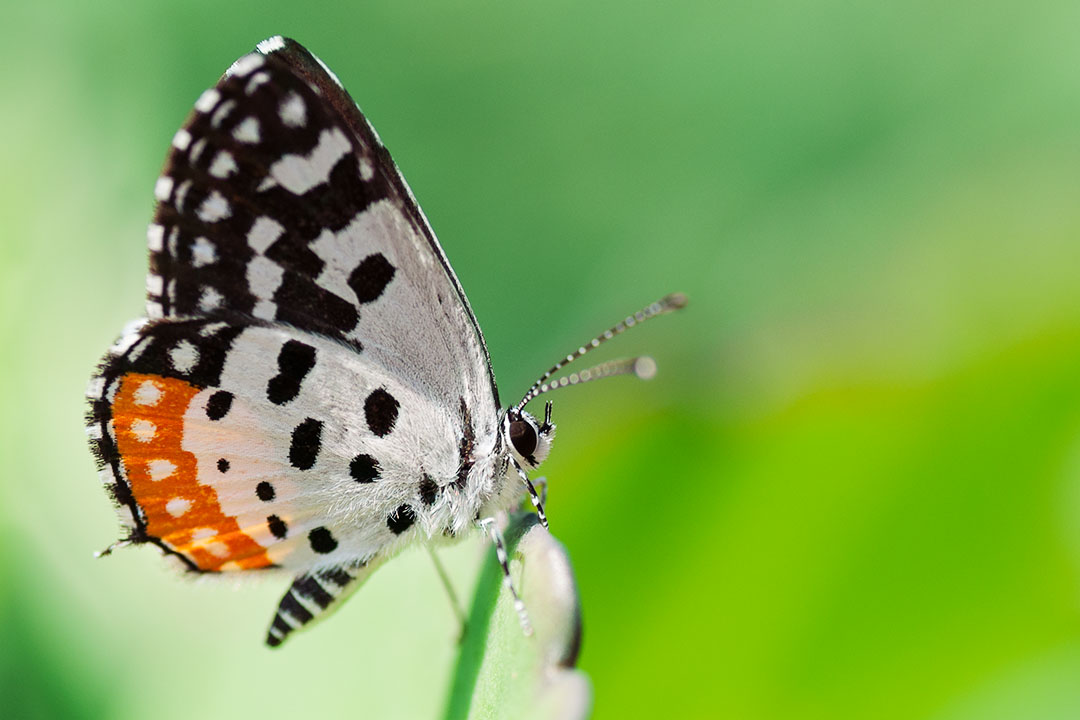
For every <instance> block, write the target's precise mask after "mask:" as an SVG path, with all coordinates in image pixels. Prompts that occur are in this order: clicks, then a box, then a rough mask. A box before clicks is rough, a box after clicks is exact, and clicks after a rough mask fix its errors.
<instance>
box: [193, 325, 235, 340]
mask: <svg viewBox="0 0 1080 720" xmlns="http://www.w3.org/2000/svg"><path fill="white" fill-rule="evenodd" d="M227 327H229V326H228V324H227V323H223V322H218V323H210V324H209V325H203V327H202V329H201V330H199V335H201V336H203V337H211V336H213V335H215V334H216V333H218V332H220V331H221V330H224V329H225V328H227Z"/></svg>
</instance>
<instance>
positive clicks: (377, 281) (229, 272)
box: [147, 38, 497, 432]
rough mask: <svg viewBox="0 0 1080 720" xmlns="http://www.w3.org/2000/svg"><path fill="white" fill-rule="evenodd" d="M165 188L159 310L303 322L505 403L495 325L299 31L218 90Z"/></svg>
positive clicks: (446, 387) (199, 111)
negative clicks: (492, 343) (484, 326)
mask: <svg viewBox="0 0 1080 720" xmlns="http://www.w3.org/2000/svg"><path fill="white" fill-rule="evenodd" d="M155 194H156V196H157V199H158V200H159V203H160V204H159V206H158V211H157V213H156V215H155V217H154V222H153V224H152V225H151V227H150V232H149V237H150V249H151V260H150V268H151V273H150V276H149V279H148V282H147V286H148V292H149V297H148V305H147V313H148V315H149V317H151V318H154V317H157V316H164V317H186V316H190V315H204V314H208V313H213V312H219V311H228V312H234V313H240V314H244V315H250V316H252V317H255V318H258V319H261V320H267V321H273V322H282V323H287V324H289V325H292V326H294V327H297V328H300V329H303V330H309V331H312V332H316V333H320V334H324V335H328V336H330V337H334V338H337V339H340V340H343V341H345V342H346V343H350V344H354V345H358V346H359V347H363V348H364V349H365V350H366V351H368V352H369V353H370V354H371V355H372V357H373V358H374V359H375V360H376V361H377V362H378V363H379V364H380V365H382V366H383V367H385V368H386V369H388V370H390V371H392V372H396V373H399V374H400V376H401V377H403V378H407V379H408V380H409V381H410V382H413V381H415V383H416V384H417V386H419V387H423V388H426V389H427V390H428V392H430V394H431V395H432V396H433V397H437V398H441V399H443V400H445V401H446V402H447V403H449V404H450V405H453V406H455V407H456V405H457V399H458V397H465V398H466V399H467V400H472V401H474V402H475V403H476V404H481V405H491V404H495V403H496V402H497V398H496V396H495V385H494V378H493V376H492V373H491V366H490V360H489V358H488V355H487V349H486V347H485V345H484V340H483V335H482V334H481V332H480V328H479V326H478V325H477V322H476V319H475V317H474V316H473V314H472V310H471V309H470V307H469V303H468V300H467V299H466V297H465V293H464V291H463V290H462V289H461V285H460V284H459V283H458V281H457V277H456V276H455V274H454V271H453V269H451V267H450V264H449V263H448V262H447V260H446V256H445V254H444V253H443V251H442V248H441V247H440V246H439V243H438V241H437V240H436V239H435V235H434V233H433V232H432V231H431V228H430V226H429V225H428V222H427V220H426V219H425V217H424V215H423V212H422V211H421V210H420V208H419V206H418V205H417V204H416V202H415V200H414V199H413V196H412V192H411V191H410V190H409V188H408V185H407V184H406V183H405V180H404V178H403V177H402V176H401V173H400V172H399V171H398V169H397V167H396V166H395V164H394V162H393V160H392V159H391V158H390V154H389V152H387V150H386V148H384V147H383V146H382V143H381V142H380V140H379V137H378V135H377V134H376V132H375V131H374V129H373V128H372V127H371V125H370V124H369V123H368V122H367V120H366V119H365V118H364V116H363V115H362V114H361V113H360V110H359V108H358V107H357V105H356V103H355V102H353V100H352V98H351V97H349V95H348V93H347V92H346V91H345V89H344V88H343V87H342V86H341V85H340V83H339V82H338V80H337V78H336V76H334V75H333V74H332V73H330V71H329V70H327V68H326V67H325V66H324V65H323V64H322V62H321V61H319V60H318V59H317V58H316V57H315V56H313V55H312V54H311V53H309V52H308V51H307V50H305V49H304V48H303V47H302V46H300V45H299V44H298V43H296V42H294V41H292V40H287V39H283V38H272V39H270V40H267V41H265V42H263V43H260V45H259V51H258V52H256V53H253V54H251V55H247V56H245V57H243V58H241V59H240V60H238V61H237V62H236V63H235V64H234V65H233V66H232V68H230V70H229V72H228V73H227V74H226V75H225V76H224V77H223V78H222V80H221V81H220V82H219V83H218V85H217V86H216V87H214V88H212V89H210V90H207V91H206V92H205V93H203V95H202V96H201V97H200V98H199V100H198V101H197V102H196V104H195V111H194V112H193V113H192V115H191V117H190V118H189V119H188V122H187V123H186V124H185V126H184V128H183V129H181V130H180V131H179V132H178V133H177V134H176V136H175V138H174V139H173V148H172V150H171V152H170V155H169V158H168V160H167V162H166V165H165V170H164V173H163V174H162V176H161V178H160V179H159V180H158V183H157V185H156V188H155ZM380 307H381V308H383V310H382V311H380ZM387 308H392V309H393V312H387V311H386V309H387ZM406 318H407V320H405V319H406ZM406 323H407V326H405V327H403V325H405V324H406ZM428 359H430V360H431V361H430V362H425V361H426V360H428ZM447 366H450V367H453V368H460V369H461V372H454V373H447V372H445V368H446V367H447ZM478 431H479V432H483V429H480V430H478Z"/></svg>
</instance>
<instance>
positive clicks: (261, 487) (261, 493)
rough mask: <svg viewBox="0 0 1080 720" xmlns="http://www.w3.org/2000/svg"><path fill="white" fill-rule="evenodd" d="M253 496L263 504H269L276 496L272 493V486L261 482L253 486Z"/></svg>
mask: <svg viewBox="0 0 1080 720" xmlns="http://www.w3.org/2000/svg"><path fill="white" fill-rule="evenodd" d="M255 494H256V495H257V496H258V497H259V499H260V500H262V501H263V502H270V501H271V500H273V499H274V496H275V495H276V494H277V493H276V492H274V486H273V485H271V484H270V483H268V482H266V481H265V480H263V481H262V482H261V483H259V484H258V485H256V486H255Z"/></svg>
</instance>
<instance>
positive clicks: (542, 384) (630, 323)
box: [514, 293, 686, 413]
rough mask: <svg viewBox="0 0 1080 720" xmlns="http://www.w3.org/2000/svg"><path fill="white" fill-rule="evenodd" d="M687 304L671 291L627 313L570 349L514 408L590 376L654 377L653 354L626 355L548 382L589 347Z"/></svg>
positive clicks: (520, 407) (588, 378)
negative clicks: (574, 348)
mask: <svg viewBox="0 0 1080 720" xmlns="http://www.w3.org/2000/svg"><path fill="white" fill-rule="evenodd" d="M684 307H686V296H685V295H683V294H682V293H672V294H670V295H665V296H664V297H662V298H660V299H659V300H657V301H656V302H654V303H652V304H651V305H649V306H647V307H645V308H643V309H641V310H639V311H638V312H636V313H634V314H633V315H629V316H627V318H626V319H625V320H623V321H622V322H620V323H617V324H616V325H615V326H614V327H613V328H611V329H610V330H607V331H606V332H604V333H603V334H602V335H597V336H596V337H594V338H593V339H592V340H591V341H590V342H589V343H588V344H586V345H582V346H581V347H579V348H578V349H577V350H576V351H575V352H572V353H570V354H569V355H567V356H566V357H565V358H564V359H562V360H560V361H559V362H557V363H555V365H553V366H552V368H551V369H550V370H548V371H547V372H546V373H544V374H543V375H541V376H540V379H539V380H537V381H536V382H534V383H533V384H532V387H530V388H529V391H528V392H527V393H525V397H523V398H522V399H521V402H519V403H518V404H517V405H515V406H514V412H515V413H520V412H521V410H522V408H524V407H525V406H526V405H528V404H529V402H530V401H532V399H533V398H535V397H536V396H537V395H542V394H543V393H546V392H548V391H549V390H554V389H556V388H561V387H566V386H568V385H577V384H579V383H583V382H589V381H590V380H599V379H600V378H605V377H612V376H613V375H629V374H630V373H633V374H634V375H637V376H638V377H639V378H641V379H643V380H648V379H650V378H652V376H653V375H655V374H656V363H655V362H653V359H652V358H650V357H646V356H641V357H636V358H624V359H622V360H611V361H609V362H606V363H601V364H600V365H597V366H595V367H591V368H589V369H588V370H582V371H581V372H580V373H571V374H570V375H567V376H566V377H563V378H559V379H558V380H556V381H554V382H551V383H549V382H548V378H550V377H551V376H552V375H554V374H555V373H557V372H559V370H562V369H563V368H564V367H566V366H567V365H569V364H570V363H572V362H574V361H575V360H577V359H578V358H579V357H581V356H582V355H584V354H585V353H587V352H589V351H590V350H593V349H595V348H597V347H599V346H600V344H601V343H604V342H607V341H608V340H610V339H611V338H613V337H615V336H616V335H621V334H622V333H624V332H626V331H627V330H629V329H630V328H632V327H634V326H635V325H640V324H641V323H643V322H645V321H646V320H648V319H649V318H653V317H656V316H657V315H664V314H665V313H669V312H674V311H675V310H681V309H682V308H684Z"/></svg>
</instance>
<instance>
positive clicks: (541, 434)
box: [503, 403, 555, 470]
mask: <svg viewBox="0 0 1080 720" xmlns="http://www.w3.org/2000/svg"><path fill="white" fill-rule="evenodd" d="M554 439H555V424H554V423H552V422H551V403H548V404H547V406H546V407H545V408H544V421H543V422H538V421H537V420H536V418H535V417H533V416H532V414H530V413H528V412H526V411H525V410H518V409H517V408H511V409H510V410H509V411H508V412H507V413H506V417H505V418H504V419H503V440H504V441H505V442H506V444H507V447H509V448H510V450H511V452H513V453H514V459H515V460H517V461H518V463H519V464H520V465H521V466H522V467H523V468H525V469H526V470H532V469H533V468H535V467H537V466H538V465H539V464H540V463H542V462H544V460H546V459H547V456H548V453H549V452H551V441H552V440H554Z"/></svg>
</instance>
